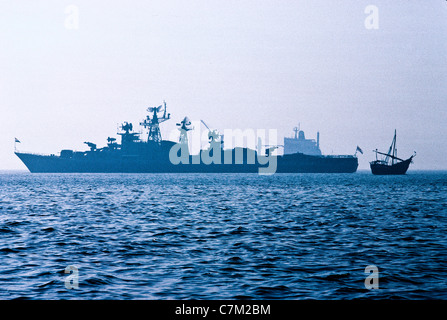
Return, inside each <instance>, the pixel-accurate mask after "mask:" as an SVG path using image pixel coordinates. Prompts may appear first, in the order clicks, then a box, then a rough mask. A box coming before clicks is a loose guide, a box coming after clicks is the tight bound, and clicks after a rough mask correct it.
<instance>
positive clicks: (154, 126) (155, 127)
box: [140, 101, 171, 144]
mask: <svg viewBox="0 0 447 320" xmlns="http://www.w3.org/2000/svg"><path fill="white" fill-rule="evenodd" d="M147 111H148V112H150V113H152V118H151V117H150V116H147V117H146V119H145V120H144V121H143V122H140V125H141V126H143V127H145V128H149V133H148V136H147V141H148V142H149V141H153V142H156V143H158V144H160V143H161V132H160V123H162V122H165V121H167V120H169V119H170V118H171V114H170V113H168V114H167V115H166V102H165V101H163V105H160V106H158V107H149V108H147ZM162 111H164V113H163V116H159V115H158V114H159V113H160V112H162Z"/></svg>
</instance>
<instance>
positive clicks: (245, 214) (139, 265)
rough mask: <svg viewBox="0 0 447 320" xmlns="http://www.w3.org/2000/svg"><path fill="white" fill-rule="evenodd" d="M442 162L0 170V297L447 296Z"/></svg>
mask: <svg viewBox="0 0 447 320" xmlns="http://www.w3.org/2000/svg"><path fill="white" fill-rule="evenodd" d="M446 205H447V172H423V171H420V172H417V171H413V172H412V171H410V172H409V173H407V175H404V176H374V175H372V174H371V173H370V172H367V171H364V172H357V173H354V174H275V175H273V176H261V175H258V174H31V173H27V172H1V173H0V261H1V263H0V299H16V298H22V299H163V300H164V299H282V300H289V299H331V300H332V299H357V298H364V299H389V298H391V299H447V247H446V246H447V208H446Z"/></svg>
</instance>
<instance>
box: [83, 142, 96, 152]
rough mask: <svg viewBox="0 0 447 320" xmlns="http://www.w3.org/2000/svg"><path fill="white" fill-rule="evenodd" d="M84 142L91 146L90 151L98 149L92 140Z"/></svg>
mask: <svg viewBox="0 0 447 320" xmlns="http://www.w3.org/2000/svg"><path fill="white" fill-rule="evenodd" d="M84 143H85V144H86V145H88V146H89V148H90V151H95V150H96V144H94V143H92V142H84Z"/></svg>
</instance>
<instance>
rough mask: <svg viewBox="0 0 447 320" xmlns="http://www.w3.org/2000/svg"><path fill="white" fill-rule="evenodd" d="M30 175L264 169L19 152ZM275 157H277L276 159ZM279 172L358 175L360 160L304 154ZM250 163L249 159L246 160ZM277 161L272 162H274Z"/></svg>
mask: <svg viewBox="0 0 447 320" xmlns="http://www.w3.org/2000/svg"><path fill="white" fill-rule="evenodd" d="M15 154H16V155H17V156H18V157H19V158H20V160H22V162H23V163H24V164H25V166H26V167H27V168H28V170H29V171H30V172H47V173H63V172H65V173H196V172H197V173H207V172H209V173H258V172H259V170H260V168H266V167H267V165H261V164H259V163H257V162H255V163H253V164H250V163H248V162H247V161H244V162H243V163H241V164H238V163H234V162H233V163H230V164H226V163H224V161H222V162H221V164H215V163H212V164H205V163H203V162H200V163H198V164H194V161H193V160H192V159H191V161H190V163H189V164H182V163H180V164H172V163H171V162H170V161H169V159H166V158H165V160H164V161H161V160H158V159H145V158H142V157H139V156H129V155H126V156H120V157H112V158H110V157H105V158H95V157H92V158H89V157H81V158H76V157H69V158H66V157H61V156H56V155H37V154H32V153H22V152H15ZM272 157H273V156H272ZM274 157H276V168H274V169H275V170H274V172H273V173H354V172H356V171H357V167H358V159H357V157H354V156H311V155H305V154H302V153H296V154H290V155H284V156H274ZM245 160H246V159H245ZM272 160H274V159H270V162H272Z"/></svg>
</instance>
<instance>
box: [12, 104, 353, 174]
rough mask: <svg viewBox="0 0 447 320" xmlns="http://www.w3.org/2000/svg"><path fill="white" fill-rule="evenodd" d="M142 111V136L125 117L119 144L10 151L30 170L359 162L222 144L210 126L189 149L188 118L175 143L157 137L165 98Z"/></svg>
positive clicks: (221, 168)
mask: <svg viewBox="0 0 447 320" xmlns="http://www.w3.org/2000/svg"><path fill="white" fill-rule="evenodd" d="M147 111H148V112H149V115H147V116H146V119H144V121H142V122H140V126H142V127H143V128H146V129H147V130H148V135H147V138H146V139H144V138H142V137H141V135H142V134H141V133H139V132H135V131H134V130H133V129H134V128H133V125H132V123H128V122H124V123H123V124H122V125H121V126H120V132H119V133H118V135H119V136H120V137H121V141H120V143H118V142H117V140H116V138H113V137H108V138H107V145H106V146H105V147H102V148H98V147H97V145H96V144H95V143H92V142H87V141H86V142H84V143H85V144H86V145H87V146H88V147H89V150H87V151H73V150H68V149H64V150H62V151H61V152H60V154H59V155H56V154H51V155H39V154H34V153H27V152H19V151H17V150H15V154H16V155H17V156H18V157H19V158H20V159H21V160H22V162H23V163H24V164H25V166H26V167H27V168H28V169H29V171H31V172H79V173H94V172H98V173H101V172H102V173H108V172H118V173H169V172H173V173H182V172H214V173H225V172H241V173H243V172H248V173H250V172H253V173H264V174H273V173H305V172H310V173H353V172H355V171H356V170H357V167H358V159H357V157H356V156H355V155H321V152H320V154H314V155H309V154H304V153H302V152H291V153H289V154H284V155H274V154H273V150H274V149H275V148H277V146H273V147H268V148H265V150H262V151H261V148H259V146H258V148H257V150H253V149H250V148H245V147H235V148H231V149H224V144H223V136H222V135H219V134H218V132H217V131H216V130H209V133H208V138H209V146H208V148H206V149H201V150H200V152H199V153H198V154H195V155H194V154H190V153H189V149H188V138H187V137H188V131H190V130H192V127H191V121H190V120H189V119H188V117H185V118H184V119H183V120H182V121H180V122H179V123H177V127H178V129H179V131H180V139H179V141H178V142H174V141H170V140H163V139H162V136H161V131H160V124H161V123H163V122H165V121H167V120H170V119H171V115H170V114H169V113H167V108H166V103H164V104H163V105H160V106H158V107H150V108H148V109H147ZM203 123H204V122H203ZM204 124H205V123H204ZM205 125H206V124H205ZM207 128H208V126H207ZM208 129H209V128H208Z"/></svg>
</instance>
